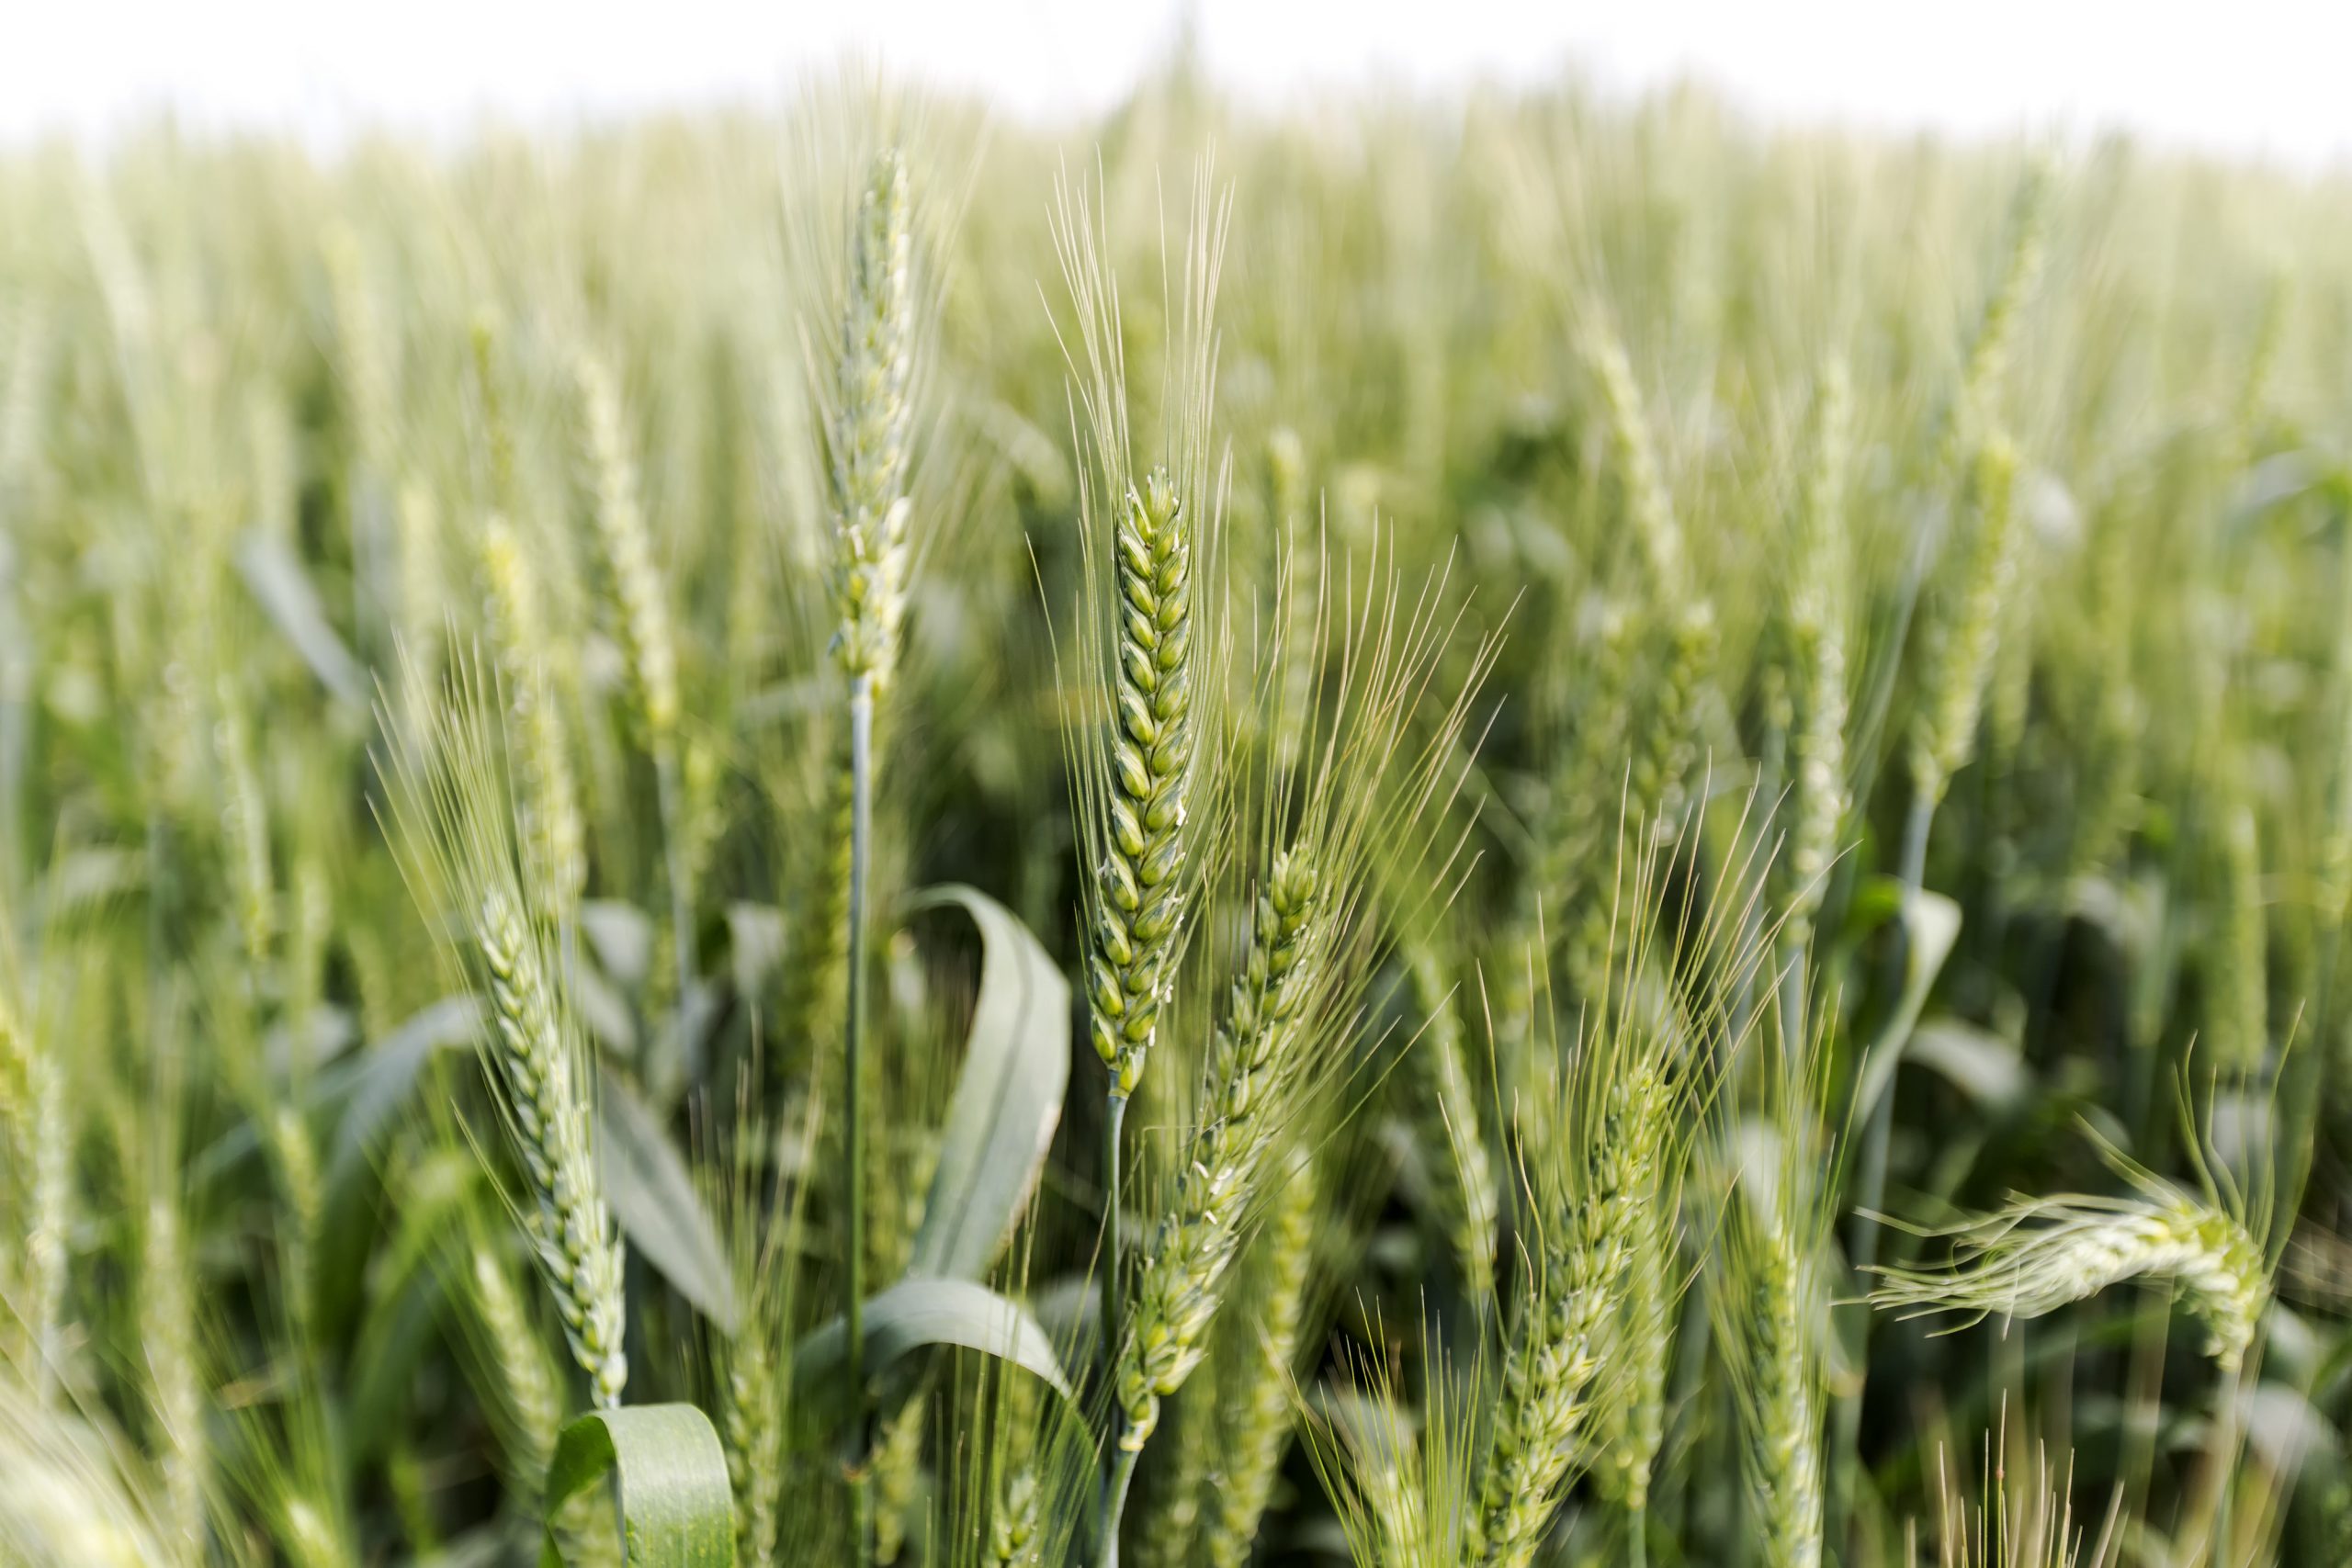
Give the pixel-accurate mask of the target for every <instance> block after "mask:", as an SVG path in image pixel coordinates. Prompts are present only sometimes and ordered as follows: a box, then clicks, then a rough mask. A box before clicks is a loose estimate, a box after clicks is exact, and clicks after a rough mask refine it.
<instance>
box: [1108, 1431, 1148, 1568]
mask: <svg viewBox="0 0 2352 1568" xmlns="http://www.w3.org/2000/svg"><path fill="white" fill-rule="evenodd" d="M1126 1430H1127V1419H1126V1417H1125V1416H1120V1417H1119V1436H1120V1437H1122V1438H1124V1437H1125V1436H1126ZM1111 1451H1112V1453H1113V1454H1114V1455H1115V1456H1117V1457H1116V1458H1114V1460H1113V1461H1111V1476H1110V1479H1109V1480H1108V1481H1106V1482H1104V1483H1103V1555H1102V1562H1101V1568H1119V1517H1120V1516H1121V1515H1123V1514H1125V1512H1126V1511H1127V1488H1128V1487H1129V1486H1130V1485H1132V1484H1133V1483H1134V1482H1135V1478H1136V1461H1137V1460H1139V1459H1141V1458H1143V1450H1141V1449H1139V1448H1136V1449H1131V1448H1129V1447H1127V1446H1126V1444H1125V1443H1124V1442H1119V1443H1114V1445H1113V1447H1112V1450H1111Z"/></svg>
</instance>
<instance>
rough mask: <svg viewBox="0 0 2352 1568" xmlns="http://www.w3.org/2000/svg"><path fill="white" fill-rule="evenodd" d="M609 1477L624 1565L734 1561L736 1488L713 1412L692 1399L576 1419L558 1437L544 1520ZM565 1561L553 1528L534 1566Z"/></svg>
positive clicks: (657, 1567)
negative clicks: (712, 1419)
mask: <svg viewBox="0 0 2352 1568" xmlns="http://www.w3.org/2000/svg"><path fill="white" fill-rule="evenodd" d="M607 1476H610V1477H611V1478H612V1483H613V1511H614V1513H615V1514H616V1516H617V1517H618V1518H619V1520H620V1536H621V1543H622V1550H623V1554H624V1560H625V1561H626V1562H628V1563H629V1564H630V1568H734V1562H735V1512H734V1509H735V1495H734V1491H733V1489H732V1488H730V1487H729V1485H728V1482H727V1454H726V1451H725V1450H722V1449H721V1448H720V1447H719V1446H718V1432H717V1431H716V1430H715V1429H713V1427H711V1424H710V1417H709V1416H705V1415H704V1414H703V1413H702V1412H701V1411H699V1410H697V1409H695V1407H694V1406H693V1405H691V1404H639V1405H629V1406H625V1407H623V1408H621V1409H619V1410H599V1411H597V1412H595V1413H594V1415H590V1416H582V1417H581V1418H580V1419H579V1420H577V1421H574V1422H573V1423H571V1425H570V1426H569V1427H565V1428H564V1429H563V1436H562V1437H561V1438H558V1439H557V1441H556V1446H555V1459H554V1460H553V1461H552V1462H550V1463H549V1464H548V1490H547V1512H548V1517H550V1518H552V1517H555V1515H556V1514H557V1513H558V1511H560V1509H561V1508H562V1506H563V1505H564V1504H566V1503H568V1502H570V1501H571V1499H572V1498H574V1497H576V1496H578V1495H580V1494H582V1492H585V1491H587V1490H588V1489H589V1488H590V1487H592V1486H594V1485H595V1484H596V1483H598V1482H600V1481H602V1480H604V1479H605V1477H607ZM562 1562H563V1557H562V1553H561V1552H560V1551H558V1550H557V1547H556V1543H555V1539H554V1536H553V1535H552V1533H550V1534H549V1536H548V1540H547V1543H546V1544H545V1545H544V1546H543V1547H542V1548H541V1549H540V1551H539V1563H540V1568H560V1565H561V1563H562Z"/></svg>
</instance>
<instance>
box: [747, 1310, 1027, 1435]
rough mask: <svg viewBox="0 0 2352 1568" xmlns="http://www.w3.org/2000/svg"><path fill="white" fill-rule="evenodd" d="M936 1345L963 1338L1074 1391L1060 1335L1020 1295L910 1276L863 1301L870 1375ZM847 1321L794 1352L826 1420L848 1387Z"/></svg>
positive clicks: (805, 1392) (802, 1383) (800, 1380)
mask: <svg viewBox="0 0 2352 1568" xmlns="http://www.w3.org/2000/svg"><path fill="white" fill-rule="evenodd" d="M933 1345H955V1346H960V1347H961V1348H964V1349H967V1350H978V1351H980V1352H982V1353H983V1354H985V1355H989V1356H994V1357H995V1358H997V1359H999V1360H1001V1361H1009V1362H1011V1363H1012V1365H1014V1366H1016V1367H1020V1368H1023V1370H1025V1371H1030V1372H1033V1373H1035V1375H1036V1376H1038V1377H1040V1378H1042V1379H1044V1380H1045V1382H1046V1385H1047V1386H1048V1387H1050V1388H1052V1389H1053V1390H1054V1391H1055V1392H1056V1393H1059V1394H1060V1395H1061V1396H1062V1397H1063V1398H1065V1399H1068V1398H1069V1397H1071V1393H1070V1385H1069V1378H1068V1377H1066V1376H1065V1375H1064V1374H1063V1372H1062V1364H1061V1359H1060V1357H1059V1356H1057V1354H1056V1353H1055V1351H1054V1342H1053V1341H1052V1340H1051V1339H1050V1338H1048V1337H1046V1331H1045V1330H1044V1329H1043V1328H1041V1327H1039V1326H1038V1325H1037V1320H1036V1319H1035V1318H1034V1317H1032V1316H1030V1315H1029V1313H1028V1310H1027V1309H1026V1308H1024V1307H1023V1306H1021V1305H1020V1304H1019V1303H1015V1302H1010V1301H1007V1300H1006V1299H1005V1298H1004V1297H1002V1296H1001V1295H998V1294H997V1293H996V1292H994V1291H991V1290H989V1288H988V1287H987V1286H986V1285H982V1284H978V1283H976V1282H974V1281H973V1280H906V1281H905V1282H904V1283H902V1284H898V1285H893V1286H891V1287H890V1289H888V1290H887V1291H885V1292H882V1293H881V1294H880V1295H878V1296H876V1297H874V1298H873V1299H871V1300H870V1301H868V1302H867V1303H865V1375H866V1379H867V1381H868V1383H869V1384H871V1383H872V1382H874V1381H876V1380H877V1379H879V1378H880V1377H881V1376H882V1375H883V1374H884V1373H886V1372H888V1371H889V1370H890V1368H891V1367H892V1366H893V1364H895V1363H896V1362H898V1361H899V1360H900V1359H903V1358H905V1357H907V1356H910V1355H912V1354H913V1353H914V1352H916V1351H918V1350H922V1349H926V1348H930V1347H932V1346H933ZM848 1353H849V1328H848V1325H846V1324H844V1323H843V1322H842V1320H841V1319H840V1318H838V1317H837V1318H834V1319H833V1320H832V1321H831V1322H830V1323H828V1324H826V1325H824V1326H823V1327H821V1328H820V1329H818V1330H817V1331H816V1332H815V1333H814V1334H811V1335H810V1336H809V1337H808V1338H807V1339H805V1340H803V1341H802V1342H801V1346H800V1349H799V1353H798V1354H797V1356H796V1357H795V1358H794V1362H793V1365H794V1382H795V1383H796V1384H797V1388H798V1390H799V1397H801V1398H804V1399H806V1400H808V1401H809V1404H810V1406H811V1407H813V1408H814V1409H815V1410H816V1411H817V1413H818V1414H819V1417H820V1419H821V1420H825V1421H828V1422H830V1421H831V1420H834V1419H837V1418H839V1416H841V1415H842V1413H843V1411H844V1407H845V1405H846V1404H847V1400H848V1395H849V1392H850V1391H849V1390H848V1389H846V1388H844V1387H843V1386H842V1382H843V1381H844V1380H843V1379H842V1375H841V1374H842V1362H843V1361H844V1360H845V1359H846V1358H847V1356H848Z"/></svg>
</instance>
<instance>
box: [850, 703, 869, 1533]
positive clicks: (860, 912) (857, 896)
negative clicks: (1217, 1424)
mask: <svg viewBox="0 0 2352 1568" xmlns="http://www.w3.org/2000/svg"><path fill="white" fill-rule="evenodd" d="M849 756H850V792H851V806H850V839H849V846H850V847H849V942H848V949H849V1017H848V1021H847V1025H846V1027H845V1028H844V1029H843V1031H842V1043H843V1047H844V1051H845V1056H846V1059H845V1061H844V1064H843V1066H844V1068H845V1071H844V1074H843V1081H844V1085H845V1087H844V1089H843V1092H842V1100H843V1106H842V1110H843V1113H844V1114H845V1115H847V1117H848V1118H849V1123H848V1134H847V1139H846V1141H847V1143H848V1145H849V1153H848V1164H849V1171H848V1178H849V1238H848V1243H847V1246H848V1249H849V1321H848V1329H849V1346H848V1349H849V1386H850V1390H851V1397H852V1398H854V1399H855V1400H856V1401H857V1409H858V1414H857V1420H858V1424H859V1427H860V1429H861V1432H862V1431H863V1428H864V1425H865V1093H864V1085H865V1065H864V1064H865V897H866V886H865V884H866V872H867V868H868V865H869V864H870V863H871V861H872V858H873V852H874V677H873V676H872V675H871V674H869V673H864V672H861V673H859V674H857V675H854V676H853V677H851V680H850V686H849ZM851 1490H852V1493H853V1495H854V1506H855V1511H856V1529H857V1560H858V1561H859V1562H866V1561H868V1542H870V1541H871V1540H872V1539H873V1534H874V1489H873V1482H872V1479H871V1478H870V1477H869V1476H868V1474H867V1473H866V1471H865V1463H864V1461H863V1460H861V1461H860V1462H859V1467H858V1472H857V1474H856V1476H855V1477H854V1480H853V1481H852V1483H851Z"/></svg>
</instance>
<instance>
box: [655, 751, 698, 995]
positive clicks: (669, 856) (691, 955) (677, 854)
mask: <svg viewBox="0 0 2352 1568" xmlns="http://www.w3.org/2000/svg"><path fill="white" fill-rule="evenodd" d="M653 782H654V786H655V788H656V789H657V790H658V791H659V793H660V802H659V804H660V807H661V810H662V855H663V857H664V862H665V864H666V868H667V871H668V874H669V880H670V949H671V952H672V953H673V954H674V956H675V957H676V959H677V964H678V994H677V996H676V998H674V999H673V1004H672V1005H673V1006H675V1007H678V1008H681V1009H683V1008H684V1006H685V1005H686V988H687V987H689V986H690V985H692V984H693V983H694V977H695V969H696V968H697V967H698V965H697V964H696V963H695V922H694V910H693V908H692V904H693V899H692V898H691V897H690V896H689V893H688V889H687V887H686V846H685V835H684V829H685V823H684V820H683V819H682V816H681V814H682V812H683V811H684V791H683V789H682V788H681V786H680V784H679V782H678V747H677V742H676V740H675V739H674V738H673V739H669V740H667V741H665V742H664V743H663V744H662V747H661V748H660V750H657V751H656V752H655V753H654V757H653Z"/></svg>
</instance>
